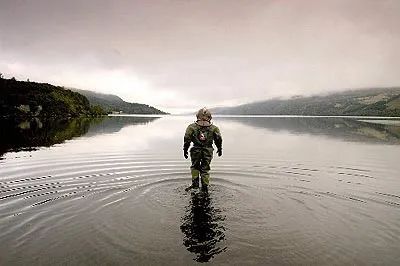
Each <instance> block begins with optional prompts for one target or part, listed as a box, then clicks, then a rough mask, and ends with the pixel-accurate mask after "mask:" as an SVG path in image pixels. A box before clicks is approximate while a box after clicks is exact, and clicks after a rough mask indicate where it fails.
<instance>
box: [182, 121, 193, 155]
mask: <svg viewBox="0 0 400 266" xmlns="http://www.w3.org/2000/svg"><path fill="white" fill-rule="evenodd" d="M192 134H193V128H192V127H191V126H190V125H189V126H188V127H187V128H186V132H185V136H184V137H183V156H184V157H185V158H186V159H187V158H188V150H189V147H190V143H191V142H192V140H191V139H192Z"/></svg>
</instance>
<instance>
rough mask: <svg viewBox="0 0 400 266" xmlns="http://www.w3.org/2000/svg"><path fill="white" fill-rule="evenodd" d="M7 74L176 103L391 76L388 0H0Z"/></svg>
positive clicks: (369, 82)
mask: <svg viewBox="0 0 400 266" xmlns="http://www.w3.org/2000/svg"><path fill="white" fill-rule="evenodd" d="M0 72H1V73H4V74H5V76H6V77H11V76H15V77H16V78H17V79H26V78H29V79H30V80H35V81H43V82H49V83H52V84H55V85H62V86H70V87H76V88H80V89H89V90H95V91H98V92H104V93H112V94H116V95H118V96H120V97H122V98H123V99H124V100H127V101H132V102H141V103H147V104H150V105H153V106H156V107H158V108H161V109H163V110H166V111H172V112H178V111H184V110H185V111H186V110H191V109H193V110H194V109H198V108H200V107H202V106H208V107H213V106H221V105H232V104H237V103H244V102H248V101H254V100H262V99H268V98H271V97H289V96H293V95H300V94H301V95H310V94H316V93H326V92H331V91H336V90H343V89H346V88H362V87H376V86H399V85H400V1H399V0H275V1H267V0H265V1H255V0H254V1H240V0H221V1H218V0H209V1H208V0H197V1H190V0H187V1H184V0H175V1H172V0H169V1H166V0H164V1H152V0H143V1H132V0H126V1H120V0H114V1H103V0H81V1H76V0H65V1H57V0H0Z"/></svg>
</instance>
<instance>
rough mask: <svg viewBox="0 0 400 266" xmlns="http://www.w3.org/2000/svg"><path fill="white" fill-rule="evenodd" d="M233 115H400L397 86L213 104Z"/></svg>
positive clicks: (221, 112) (218, 110)
mask: <svg viewBox="0 0 400 266" xmlns="http://www.w3.org/2000/svg"><path fill="white" fill-rule="evenodd" d="M212 111H213V112H214V113H216V114H232V115H323V116H328V115H337V116H350V115H357V116H400V88H379V89H376V88H375V89H363V90H349V91H345V92H341V93H335V94H330V95H325V96H312V97H295V98H291V99H271V100H266V101H261V102H254V103H249V104H243V105H239V106H235V107H227V108H215V109H213V110H212Z"/></svg>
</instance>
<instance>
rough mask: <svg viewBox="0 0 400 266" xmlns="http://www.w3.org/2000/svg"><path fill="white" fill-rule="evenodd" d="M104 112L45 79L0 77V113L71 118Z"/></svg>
mask: <svg viewBox="0 0 400 266" xmlns="http://www.w3.org/2000/svg"><path fill="white" fill-rule="evenodd" d="M102 114H105V113H104V111H103V110H102V109H101V108H99V107H98V106H96V107H94V106H91V105H90V103H89V101H88V99H87V98H86V97H85V96H83V95H81V94H79V93H77V92H74V91H71V90H67V89H64V88H63V87H59V86H53V85H50V84H47V83H37V82H29V81H17V80H15V78H12V79H3V78H1V77H0V117H5V118H29V117H41V118H70V117H80V116H95V115H102Z"/></svg>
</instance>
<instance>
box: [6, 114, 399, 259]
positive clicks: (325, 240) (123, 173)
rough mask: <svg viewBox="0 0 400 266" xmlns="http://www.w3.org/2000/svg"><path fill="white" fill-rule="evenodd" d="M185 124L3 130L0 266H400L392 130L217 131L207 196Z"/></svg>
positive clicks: (275, 124)
mask: <svg viewBox="0 0 400 266" xmlns="http://www.w3.org/2000/svg"><path fill="white" fill-rule="evenodd" d="M192 120H193V118H192V117H162V118H156V117H110V118H105V119H98V120H73V121H70V122H42V121H39V120H33V121H30V122H25V123H19V124H18V125H16V124H14V123H12V122H7V121H1V122H0V127H1V128H0V137H1V140H0V265H13V264H20V265H31V264H36V265H38V264H40V265H55V264H70V265H89V264H90V265H91V264H95V263H97V264H101V265H103V264H165V265H167V264H169V265H176V264H182V265H187V264H196V263H198V262H211V263H215V264H237V265H243V264H264V265H265V264H270V265H278V264H279V265H285V264H287V265H293V264H298V265H306V264H307V265H354V264H356V265H375V264H384V265H399V264H400V244H399V243H400V174H399V173H400V159H399V158H400V125H399V123H397V122H390V123H382V121H377V120H376V119H374V120H373V121H368V120H365V119H363V121H358V120H356V119H344V118H271V117H270V118H268V117H263V118H260V117H258V118H252V117H229V118H228V117H224V118H221V117H220V118H215V121H214V123H215V124H216V125H218V126H219V127H220V129H221V132H222V134H223V138H224V142H223V146H224V150H223V151H224V155H223V157H221V158H219V157H215V158H214V160H213V162H212V171H211V185H210V190H209V193H208V194H205V193H202V192H200V191H185V188H187V186H188V185H189V184H190V174H189V166H190V162H189V161H188V160H185V159H184V158H183V156H182V141H183V133H184V131H185V128H186V126H187V124H188V123H190V122H192Z"/></svg>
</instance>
